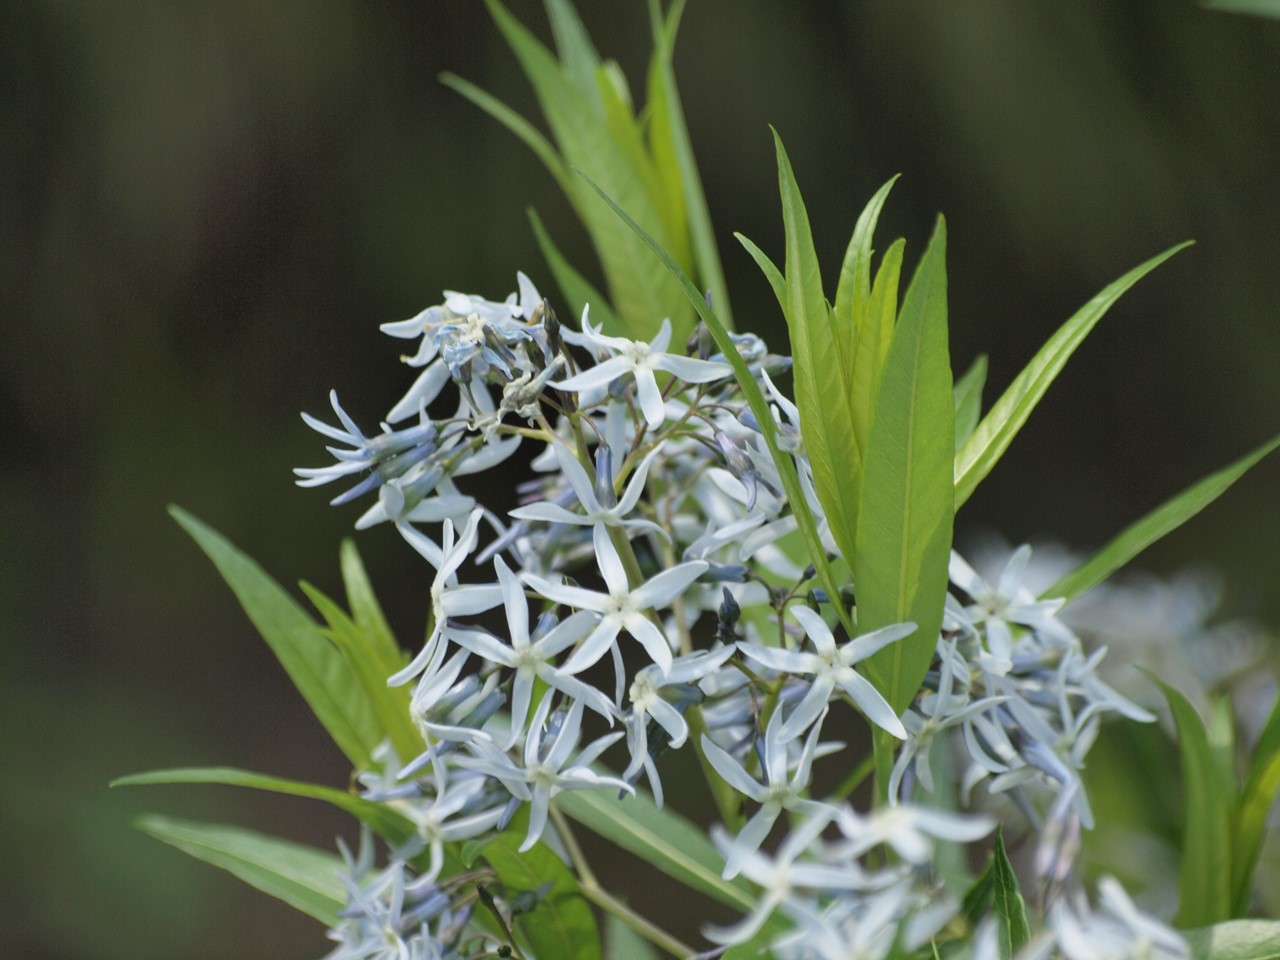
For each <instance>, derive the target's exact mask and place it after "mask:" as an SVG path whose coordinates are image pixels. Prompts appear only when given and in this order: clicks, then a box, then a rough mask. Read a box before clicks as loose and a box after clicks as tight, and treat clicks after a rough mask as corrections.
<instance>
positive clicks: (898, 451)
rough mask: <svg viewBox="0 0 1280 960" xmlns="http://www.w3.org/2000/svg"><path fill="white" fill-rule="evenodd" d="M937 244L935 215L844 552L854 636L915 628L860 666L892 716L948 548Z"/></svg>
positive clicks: (942, 309)
mask: <svg viewBox="0 0 1280 960" xmlns="http://www.w3.org/2000/svg"><path fill="white" fill-rule="evenodd" d="M946 239H947V233H946V223H945V222H944V221H943V220H942V218H941V217H939V218H938V225H937V227H936V228H935V230H934V233H933V237H932V238H931V239H930V241H929V246H928V248H927V249H926V250H925V252H924V256H923V257H922V258H921V260H920V266H919V267H918V268H917V269H916V274H915V277H914V278H913V279H912V281H911V286H910V288H909V289H908V290H907V295H906V299H905V301H904V302H903V306H902V316H901V317H900V318H899V320H898V326H897V330H896V332H895V333H894V337H893V344H892V346H891V347H890V348H889V357H888V359H887V360H886V362H885V367H884V371H883V373H882V374H881V376H880V389H879V392H878V394H877V397H876V408H875V414H874V419H873V420H872V424H871V436H870V442H869V443H868V445H867V454H866V463H865V466H864V473H863V476H862V483H861V485H860V502H859V507H858V512H859V522H858V539H857V545H856V547H855V550H854V553H853V581H854V583H855V584H856V585H857V592H858V630H859V632H860V633H869V632H870V631H872V630H877V629H879V628H880V627H884V626H888V625H889V624H893V623H903V622H906V621H913V622H915V624H916V626H917V630H916V632H915V633H913V634H912V635H911V636H909V637H906V638H905V639H903V640H899V641H897V642H895V643H891V644H889V645H888V646H887V647H884V648H883V649H882V650H880V651H879V652H877V653H876V654H874V655H873V656H871V657H870V658H868V660H867V661H866V666H867V672H868V674H869V675H870V677H871V679H872V680H873V681H874V682H875V684H876V686H877V688H878V689H879V690H880V692H881V693H882V694H883V695H884V697H885V699H886V700H888V701H889V703H890V705H891V706H892V707H893V709H894V711H895V712H896V713H899V714H900V713H901V712H902V711H903V710H905V709H906V707H907V704H909V703H910V702H911V699H912V698H913V697H914V696H915V694H916V692H917V691H918V690H919V689H920V681H921V680H922V679H923V677H924V674H925V671H926V670H927V669H928V666H929V661H930V659H931V658H932V657H933V652H934V647H935V645H936V644H937V639H938V631H939V629H940V628H941V625H942V601H943V598H944V597H945V596H946V590H947V561H948V557H949V554H950V550H951V526H952V516H953V515H952V490H951V459H952V455H953V452H954V440H953V436H954V430H953V426H952V417H953V411H954V407H953V401H952V389H951V362H950V358H949V356H948V348H947V274H946Z"/></svg>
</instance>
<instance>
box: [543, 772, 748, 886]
mask: <svg viewBox="0 0 1280 960" xmlns="http://www.w3.org/2000/svg"><path fill="white" fill-rule="evenodd" d="M555 803H556V806H557V807H559V808H560V809H561V810H562V811H563V812H564V813H565V814H567V815H568V816H570V817H572V818H573V819H574V820H576V821H578V822H579V823H581V824H582V825H583V826H584V827H586V828H587V829H588V830H590V831H592V832H593V833H597V834H599V835H600V836H602V837H604V838H605V839H606V840H609V841H611V842H612V843H614V844H616V845H617V846H619V847H621V848H622V849H623V850H626V851H627V852H629V853H632V854H634V855H635V856H637V857H639V858H640V859H641V860H644V861H645V862H646V863H648V864H649V865H651V866H652V867H654V868H655V869H657V870H660V871H661V872H662V873H664V874H666V875H667V876H669V877H671V878H672V879H674V880H676V881H678V882H679V883H681V884H683V885H684V886H686V887H689V888H690V889H693V890H697V891H699V892H700V893H705V894H707V895H708V896H710V897H714V898H715V899H717V900H719V901H721V902H722V903H727V904H729V905H730V906H731V907H736V908H737V909H739V910H750V909H751V908H752V906H753V905H754V903H755V897H754V895H753V894H752V893H751V887H750V886H749V885H748V884H747V883H746V881H745V880H742V879H741V878H738V879H735V880H733V881H729V880H725V879H723V878H722V877H721V876H720V871H721V870H723V869H724V858H723V857H721V856H720V853H719V851H717V850H716V848H715V847H714V846H713V845H712V843H711V841H710V840H709V839H708V838H707V834H706V831H704V830H702V829H700V828H699V827H696V826H694V825H693V824H692V823H690V822H689V821H688V820H686V819H684V817H682V816H680V814H678V813H676V812H675V811H674V810H672V809H670V808H667V809H664V810H659V809H658V807H657V805H656V804H655V803H654V802H653V799H652V798H651V797H650V796H649V795H648V794H646V793H644V792H643V791H636V795H635V796H634V797H627V798H625V799H623V800H619V799H617V798H616V797H615V796H614V795H613V794H611V793H606V792H605V791H603V790H575V791H572V792H568V791H566V792H564V793H561V794H560V795H559V796H558V797H556V800H555Z"/></svg>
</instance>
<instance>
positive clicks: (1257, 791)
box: [1231, 701, 1280, 957]
mask: <svg viewBox="0 0 1280 960" xmlns="http://www.w3.org/2000/svg"><path fill="white" fill-rule="evenodd" d="M1277 791H1280V701H1277V703H1276V705H1275V707H1274V708H1273V709H1272V711H1271V717H1270V719H1268V720H1267V725H1266V726H1265V727H1263V729H1262V734H1261V735H1260V736H1259V737H1258V744H1257V746H1256V747H1254V749H1253V759H1252V760H1251V761H1250V763H1249V772H1248V774H1247V775H1246V777H1245V781H1244V789H1243V790H1242V791H1241V792H1240V803H1239V807H1238V808H1237V813H1236V818H1235V824H1236V837H1235V849H1234V852H1233V856H1232V862H1231V867H1232V871H1233V874H1234V876H1233V878H1232V884H1231V885H1232V890H1233V895H1232V904H1233V909H1232V913H1233V915H1235V916H1241V915H1243V914H1244V913H1245V911H1246V910H1248V908H1249V898H1250V894H1251V893H1252V892H1253V874H1254V870H1255V869H1256V867H1257V865H1258V855H1259V854H1260V853H1261V852H1262V841H1263V839H1264V837H1265V834H1266V830H1267V817H1268V816H1269V815H1270V813H1271V810H1272V808H1273V807H1274V806H1275V800H1276V793H1277ZM1276 956H1277V957H1280V950H1278V951H1277V953H1276Z"/></svg>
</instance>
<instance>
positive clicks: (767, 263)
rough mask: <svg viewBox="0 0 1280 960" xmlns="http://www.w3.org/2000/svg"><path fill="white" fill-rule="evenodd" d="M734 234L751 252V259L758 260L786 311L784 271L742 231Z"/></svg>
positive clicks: (780, 304)
mask: <svg viewBox="0 0 1280 960" xmlns="http://www.w3.org/2000/svg"><path fill="white" fill-rule="evenodd" d="M734 236H735V237H737V238H738V242H739V243H740V244H742V246H743V249H745V250H746V251H747V253H749V254H751V259H752V260H754V261H755V262H756V266H758V267H759V268H760V272H761V273H763V274H764V278H765V279H766V280H768V281H769V288H770V289H771V290H773V295H774V297H775V298H776V299H777V301H778V307H779V308H780V309H781V310H782V311H783V312H784V313H785V312H786V309H787V281H786V279H785V278H784V277H783V276H782V271H781V270H779V269H778V267H777V265H776V264H774V262H773V261H772V260H770V259H769V255H768V254H767V253H765V252H764V251H763V250H761V249H760V248H759V247H758V246H756V244H755V242H754V241H753V240H751V239H750V238H748V237H745V236H743V235H742V234H740V233H735V234H734Z"/></svg>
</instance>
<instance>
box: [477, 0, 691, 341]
mask: <svg viewBox="0 0 1280 960" xmlns="http://www.w3.org/2000/svg"><path fill="white" fill-rule="evenodd" d="M486 5H487V6H488V8H489V12H490V14H491V15H492V16H493V19H494V22H495V23H496V24H497V26H498V28H499V30H500V31H501V32H502V34H503V36H504V37H505V38H506V40H507V43H508V44H509V45H510V47H511V50H512V52H513V53H514V54H515V55H516V59H517V60H519V61H520V65H521V67H522V68H523V69H524V71H525V74H526V75H527V76H528V78H529V81H530V83H531V84H532V85H533V88H534V93H535V94H536V96H537V98H538V103H539V104H540V105H541V107H542V111H543V114H544V115H545V116H546V119H547V123H548V125H549V126H550V127H551V132H552V136H553V137H554V139H555V142H556V144H557V146H558V147H559V150H560V153H561V155H562V156H563V157H564V160H565V161H566V163H567V164H568V165H570V166H571V167H578V168H581V169H583V170H585V171H587V173H588V174H589V175H590V176H591V177H592V178H593V179H594V180H596V181H598V182H599V183H600V184H602V185H603V187H604V188H605V189H606V190H607V192H608V193H609V195H610V196H612V197H614V198H616V199H617V200H618V201H619V202H620V203H622V204H623V205H624V206H625V207H626V208H627V209H628V210H630V211H631V212H632V214H633V215H634V216H635V218H636V219H637V221H638V222H640V223H642V224H643V225H644V227H645V230H646V231H647V232H648V233H650V234H653V235H656V236H660V237H662V241H663V243H664V244H665V245H667V246H668V247H670V248H671V249H673V250H677V251H678V250H679V249H680V244H681V243H682V242H684V243H686V244H687V240H685V241H681V240H680V239H679V238H672V237H669V236H667V235H666V225H665V223H664V221H663V217H662V214H661V212H660V210H659V204H658V202H657V197H656V196H655V191H656V189H657V185H658V183H659V180H658V177H657V175H656V173H655V172H654V171H653V169H652V162H651V161H650V159H649V157H648V155H647V154H646V153H645V152H644V151H643V150H642V149H641V150H638V149H636V143H637V142H639V140H640V135H639V132H638V129H637V128H636V126H635V123H634V121H633V120H631V119H630V118H626V120H625V122H624V120H623V118H622V117H621V116H620V115H619V114H618V112H617V111H616V109H615V110H614V112H613V114H612V116H613V123H612V125H611V124H610V122H609V120H608V119H607V117H608V115H609V110H610V105H609V103H607V102H606V103H604V109H603V111H602V110H597V109H596V107H595V105H594V104H593V103H592V101H591V99H590V98H588V96H587V94H586V93H584V92H583V91H582V90H579V89H578V88H577V86H575V84H574V83H573V82H572V81H571V80H570V79H569V77H568V76H566V74H565V72H564V70H563V69H562V68H561V66H560V63H559V62H558V61H557V60H556V58H555V57H554V56H552V54H551V52H550V51H549V50H547V48H546V47H544V46H543V45H542V44H541V43H540V42H539V41H538V39H537V38H536V37H534V36H533V34H532V33H530V32H529V31H528V30H527V29H526V28H525V27H524V26H523V25H521V24H520V22H519V21H517V20H516V19H515V18H514V17H513V16H512V15H511V14H510V13H509V12H508V11H507V9H506V8H505V7H504V6H503V5H502V4H501V3H500V2H499V0H486ZM601 80H604V84H603V85H602V84H601ZM596 89H597V91H598V92H599V93H600V95H601V100H602V101H604V100H605V91H606V89H607V90H609V91H612V98H613V106H614V107H615V108H616V106H617V99H618V98H617V94H616V89H615V88H614V87H613V84H612V82H611V81H609V80H608V78H603V77H601V75H600V71H599V70H597V71H596ZM615 138H616V139H615ZM567 192H568V194H569V196H570V198H571V200H572V202H573V205H574V209H575V210H576V211H577V213H578V216H579V217H580V218H581V219H582V222H583V224H584V225H585V226H586V228H587V232H588V233H589V234H590V235H591V239H592V242H593V244H594V245H595V248H596V253H597V255H598V256H599V257H600V263H601V266H602V267H603V268H604V274H605V278H606V280H607V282H608V286H609V293H610V297H609V299H610V302H611V303H612V305H613V308H614V310H615V311H616V312H617V316H618V319H619V320H620V321H621V325H622V328H621V329H619V330H611V331H608V332H610V333H615V334H618V333H620V334H624V335H626V336H629V337H632V338H635V339H643V340H648V339H651V338H652V337H653V335H654V334H655V333H656V332H657V329H658V326H659V324H660V322H661V320H662V318H663V317H666V316H670V317H671V323H672V330H673V333H674V336H675V338H676V339H677V342H678V341H679V339H680V338H683V337H684V336H686V335H687V334H688V332H689V330H690V328H691V326H692V324H691V322H690V312H689V311H688V310H680V309H678V307H679V302H680V297H679V288H678V286H677V284H676V283H675V281H674V279H673V278H672V277H671V276H669V275H668V274H667V272H666V271H665V270H664V269H663V266H662V264H661V263H660V262H658V261H657V260H655V259H654V257H653V256H651V255H650V253H649V252H648V250H647V249H646V246H645V244H644V243H643V242H642V241H641V240H640V239H639V238H638V237H637V236H635V235H634V234H633V233H631V231H629V230H628V229H626V227H625V226H624V225H623V224H621V223H619V222H618V220H617V218H616V217H614V216H613V215H612V214H611V213H610V212H609V209H608V206H607V205H605V204H603V203H602V202H601V201H600V200H599V199H598V198H597V197H596V196H595V195H594V194H593V193H592V192H591V191H589V190H586V189H584V188H583V186H582V185H581V184H579V183H577V182H576V181H575V182H570V183H569V184H568V185H567Z"/></svg>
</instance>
